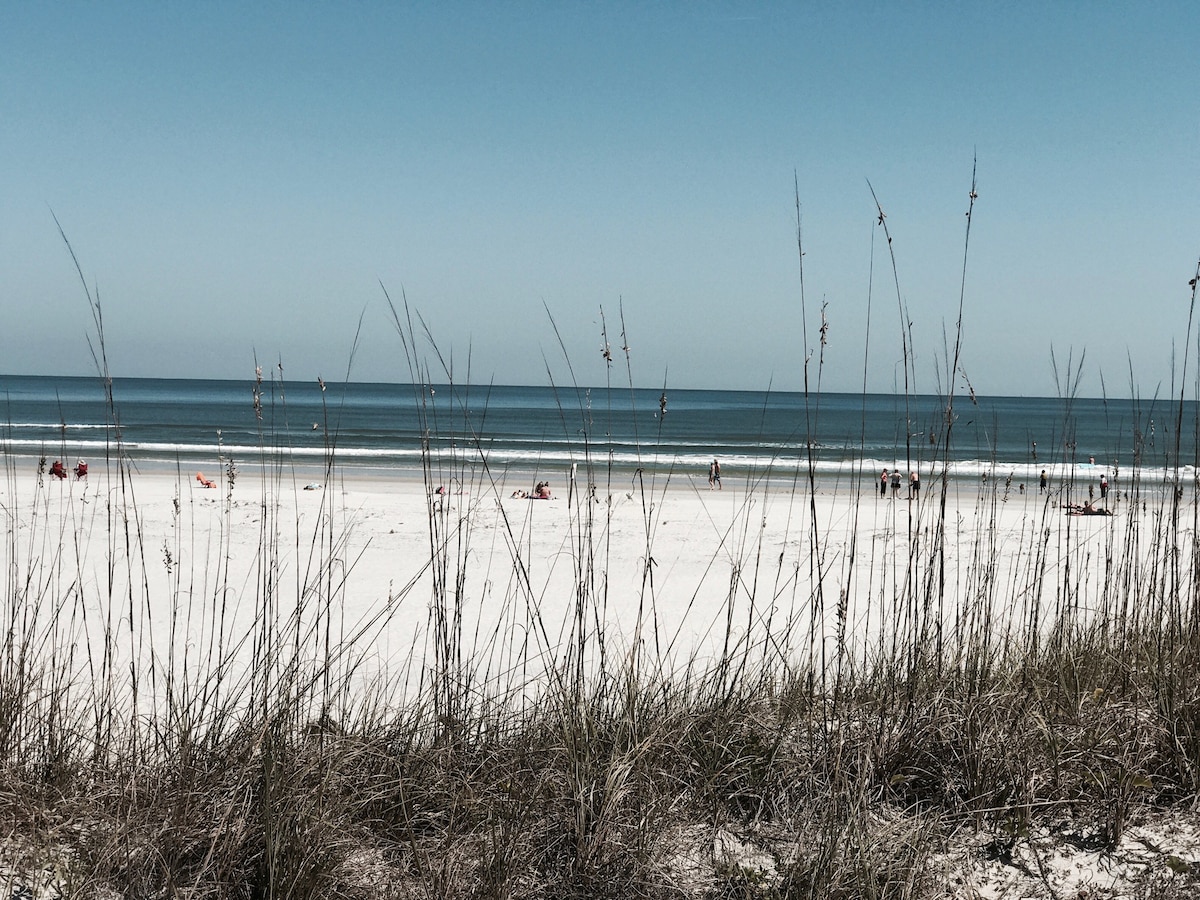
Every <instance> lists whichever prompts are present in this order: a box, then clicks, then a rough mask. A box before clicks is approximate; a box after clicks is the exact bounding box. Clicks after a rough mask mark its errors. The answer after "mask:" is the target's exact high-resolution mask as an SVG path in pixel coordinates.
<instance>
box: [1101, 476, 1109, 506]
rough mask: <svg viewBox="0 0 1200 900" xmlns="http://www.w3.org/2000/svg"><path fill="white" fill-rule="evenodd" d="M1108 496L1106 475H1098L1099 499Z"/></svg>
mask: <svg viewBox="0 0 1200 900" xmlns="http://www.w3.org/2000/svg"><path fill="white" fill-rule="evenodd" d="M1107 496H1108V476H1107V475H1101V476H1100V499H1101V500H1103V499H1105V498H1106V497H1107Z"/></svg>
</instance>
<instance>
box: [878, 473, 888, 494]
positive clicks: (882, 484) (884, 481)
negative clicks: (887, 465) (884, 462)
mask: <svg viewBox="0 0 1200 900" xmlns="http://www.w3.org/2000/svg"><path fill="white" fill-rule="evenodd" d="M887 486H888V471H887V469H884V470H883V474H882V475H880V476H879V498H880V499H881V500H882V499H884V498H885V497H887Z"/></svg>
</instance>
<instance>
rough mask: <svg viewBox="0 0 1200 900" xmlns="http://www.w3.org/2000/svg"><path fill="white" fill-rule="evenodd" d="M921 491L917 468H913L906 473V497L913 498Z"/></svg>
mask: <svg viewBox="0 0 1200 900" xmlns="http://www.w3.org/2000/svg"><path fill="white" fill-rule="evenodd" d="M920 493H921V479H920V476H918V475H917V470H916V469H913V470H912V471H911V472H909V473H908V497H909V499H910V500H912V499H915V498H916V497H917V496H919V495H920Z"/></svg>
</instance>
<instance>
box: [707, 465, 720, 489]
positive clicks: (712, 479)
mask: <svg viewBox="0 0 1200 900" xmlns="http://www.w3.org/2000/svg"><path fill="white" fill-rule="evenodd" d="M714 484H715V485H716V486H717V490H718V491H719V490H721V464H720V463H719V462H717V461H716V460H715V459H714V460H713V461H712V465H711V466H709V467H708V489H709V490H710V491H711V490H712V489H713V485H714Z"/></svg>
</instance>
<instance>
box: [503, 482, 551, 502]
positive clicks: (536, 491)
mask: <svg viewBox="0 0 1200 900" xmlns="http://www.w3.org/2000/svg"><path fill="white" fill-rule="evenodd" d="M512 495H513V497H514V498H515V499H518V500H553V499H554V492H553V491H551V490H550V482H548V481H539V482H538V483H537V484H536V485H534V487H533V490H532V491H521V490H516V491H513V492H512Z"/></svg>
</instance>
